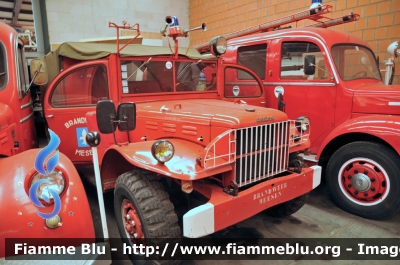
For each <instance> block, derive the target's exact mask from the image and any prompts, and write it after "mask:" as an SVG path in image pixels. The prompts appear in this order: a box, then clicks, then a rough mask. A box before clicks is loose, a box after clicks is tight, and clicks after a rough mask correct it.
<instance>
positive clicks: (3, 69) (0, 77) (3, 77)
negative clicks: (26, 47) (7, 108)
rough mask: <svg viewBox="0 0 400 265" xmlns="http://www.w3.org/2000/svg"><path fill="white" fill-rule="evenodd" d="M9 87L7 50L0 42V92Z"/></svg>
mask: <svg viewBox="0 0 400 265" xmlns="http://www.w3.org/2000/svg"><path fill="white" fill-rule="evenodd" d="M6 85H7V58H6V49H5V48H4V45H3V43H1V42H0V90H2V89H3V88H5V87H6Z"/></svg>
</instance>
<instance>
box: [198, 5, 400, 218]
mask: <svg viewBox="0 0 400 265" xmlns="http://www.w3.org/2000/svg"><path fill="white" fill-rule="evenodd" d="M331 9H332V7H331V6H329V5H321V6H319V7H317V8H312V9H310V10H306V11H303V12H299V13H296V14H294V15H291V16H288V17H284V18H282V19H278V20H275V21H271V22H268V23H265V24H261V25H259V26H255V27H252V28H249V29H245V30H241V31H238V32H233V33H230V34H227V35H224V37H226V39H228V48H227V51H226V53H225V54H224V55H222V56H221V57H220V60H221V61H223V62H224V64H238V65H242V66H246V67H248V68H250V69H252V70H253V71H254V72H255V73H257V75H258V76H259V77H260V78H261V79H262V81H263V89H264V94H262V95H261V94H258V95H255V96H254V97H253V99H252V100H246V102H247V103H249V104H252V105H256V106H264V107H269V108H278V109H281V110H284V111H285V113H286V114H287V115H288V116H289V118H296V117H298V115H305V116H307V117H308V118H309V119H310V120H311V122H312V124H313V132H312V134H311V143H312V144H311V150H310V152H309V153H306V154H305V159H306V161H308V162H310V163H311V164H319V165H321V166H323V168H324V172H325V173H326V174H325V175H326V181H327V185H328V187H329V189H330V190H331V193H332V195H333V198H334V199H335V200H336V201H337V203H338V204H339V206H341V207H342V208H343V209H344V210H346V211H348V212H350V213H353V214H355V215H359V216H362V217H365V218H371V219H380V218H385V217H387V216H390V215H393V214H395V213H397V212H398V211H399V210H400V157H399V154H400V137H399V136H400V117H399V114H400V93H399V92H400V86H399V85H393V86H387V85H384V84H383V82H382V77H381V73H380V70H379V68H378V63H377V60H376V59H375V55H374V53H373V51H372V50H371V49H370V47H369V46H368V44H367V43H366V42H365V41H363V40H361V39H360V38H357V37H355V36H352V35H350V34H347V33H345V32H341V31H336V30H331V29H327V27H329V26H333V25H338V24H341V23H347V22H351V21H355V20H357V19H358V17H359V16H358V15H357V14H352V13H351V14H349V15H346V16H343V17H341V18H338V19H331V20H327V21H324V20H321V18H322V16H321V15H322V14H324V13H327V12H329V11H330V10H331ZM300 19H313V20H317V21H318V23H316V24H314V25H312V26H309V27H303V28H294V29H287V28H286V29H282V30H277V31H276V30H275V31H274V30H273V29H276V28H279V27H281V26H283V25H286V24H287V23H291V22H296V21H298V20H300ZM396 47H397V46H396ZM195 48H197V49H198V50H199V51H201V52H202V53H207V52H209V48H208V45H207V44H199V45H197V46H195ZM392 49H393V47H392ZM389 52H390V53H391V54H392V55H393V54H397V53H398V51H397V53H396V51H394V50H389ZM238 79H240V82H242V83H243V84H246V83H248V82H249V81H250V79H249V77H248V76H247V75H245V74H243V75H239V76H238ZM227 93H230V91H228V92H225V95H227ZM248 93H252V91H249V90H247V89H246V87H243V86H241V87H240V92H238V93H237V94H235V96H234V99H235V100H240V98H241V97H246V96H247V95H248Z"/></svg>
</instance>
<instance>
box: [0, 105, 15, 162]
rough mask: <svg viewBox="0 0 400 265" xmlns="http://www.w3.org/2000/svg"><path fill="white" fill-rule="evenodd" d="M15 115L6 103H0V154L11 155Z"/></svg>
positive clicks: (12, 152) (12, 153) (13, 151)
mask: <svg viewBox="0 0 400 265" xmlns="http://www.w3.org/2000/svg"><path fill="white" fill-rule="evenodd" d="M15 131H16V129H15V116H14V112H13V110H12V109H11V108H10V106H8V105H7V104H4V103H0V156H12V155H14V153H15V150H14V141H13V140H14V139H13V138H14V137H15Z"/></svg>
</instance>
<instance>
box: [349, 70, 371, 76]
mask: <svg viewBox="0 0 400 265" xmlns="http://www.w3.org/2000/svg"><path fill="white" fill-rule="evenodd" d="M360 74H363V76H362V77H366V76H367V75H368V74H367V72H365V71H360V72H358V73H357V74H355V75H353V76H352V77H356V76H358V75H360Z"/></svg>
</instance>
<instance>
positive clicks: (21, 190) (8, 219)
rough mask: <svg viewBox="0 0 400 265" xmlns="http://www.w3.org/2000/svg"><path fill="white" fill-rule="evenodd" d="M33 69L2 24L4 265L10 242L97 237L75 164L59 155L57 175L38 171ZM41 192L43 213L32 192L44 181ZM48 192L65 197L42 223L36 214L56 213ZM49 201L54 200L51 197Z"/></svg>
mask: <svg viewBox="0 0 400 265" xmlns="http://www.w3.org/2000/svg"><path fill="white" fill-rule="evenodd" d="M27 71H28V67H27V64H26V61H25V57H24V48H23V43H22V41H21V39H19V38H18V35H17V32H16V31H15V30H14V29H13V28H11V27H10V26H8V25H6V24H4V23H2V22H0V169H1V173H0V201H1V206H0V213H1V215H2V218H0V263H1V259H3V258H4V257H5V239H6V238H26V239H27V238H48V239H50V238H95V233H94V226H93V221H92V215H91V211H90V208H89V203H88V200H87V197H86V193H85V190H84V188H83V185H82V182H81V179H80V177H79V174H78V172H77V171H76V169H75V167H74V165H73V164H72V162H71V161H70V160H69V159H68V158H67V157H66V156H65V155H63V154H60V156H59V160H58V163H57V165H56V166H55V170H54V171H52V172H51V173H50V174H47V175H42V174H40V173H38V172H37V171H36V170H35V167H34V164H35V159H36V157H37V155H38V153H39V151H40V150H41V149H33V148H35V147H37V144H36V135H35V127H34V126H35V125H34V121H33V108H32V101H31V95H30V93H29V88H30V86H29V79H28V73H27ZM43 179H47V180H49V181H50V182H49V183H43V184H41V185H40V186H39V188H38V192H37V193H36V195H37V197H38V199H39V200H40V201H41V202H42V205H44V208H38V207H36V206H35V205H34V204H33V203H32V200H31V199H30V196H29V189H30V187H31V186H32V185H33V184H34V183H35V182H36V181H39V180H43ZM46 187H50V188H51V189H53V190H54V191H56V192H57V194H58V195H59V197H60V203H61V209H60V212H59V213H58V215H56V216H54V217H52V218H48V219H43V218H42V217H40V216H39V215H38V214H37V213H36V211H37V210H39V211H40V212H43V213H51V212H52V211H53V209H54V207H55V206H54V200H53V197H51V195H50V198H49V199H50V201H49V203H46V202H45V199H44V195H46V194H47V195H46V196H48V192H46V190H47V189H46ZM48 197H49V196H48Z"/></svg>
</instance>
